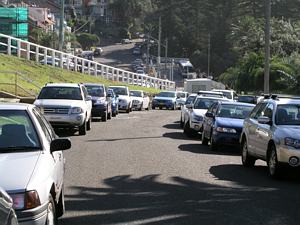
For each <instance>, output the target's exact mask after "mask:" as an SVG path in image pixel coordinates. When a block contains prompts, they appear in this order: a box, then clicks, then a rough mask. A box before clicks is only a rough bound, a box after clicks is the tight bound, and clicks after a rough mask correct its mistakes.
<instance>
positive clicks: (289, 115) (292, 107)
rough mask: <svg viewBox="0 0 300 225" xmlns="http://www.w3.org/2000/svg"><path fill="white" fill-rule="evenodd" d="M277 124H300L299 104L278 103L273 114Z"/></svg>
mask: <svg viewBox="0 0 300 225" xmlns="http://www.w3.org/2000/svg"><path fill="white" fill-rule="evenodd" d="M275 123H276V124H277V125H293V126H295V125H296V126H299V125H300V104H287V105H278V107H277V110H276V115H275Z"/></svg>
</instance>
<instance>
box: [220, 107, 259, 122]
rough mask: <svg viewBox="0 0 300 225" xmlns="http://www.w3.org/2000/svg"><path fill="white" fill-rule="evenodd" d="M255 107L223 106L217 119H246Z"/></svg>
mask: <svg viewBox="0 0 300 225" xmlns="http://www.w3.org/2000/svg"><path fill="white" fill-rule="evenodd" d="M253 107H254V106H245V105H235V104H232V105H231V104H228V105H227V104H226V105H221V107H220V108H219V110H218V112H217V117H224V118H233V119H245V118H246V117H247V116H248V115H249V114H250V112H251V111H252V109H253Z"/></svg>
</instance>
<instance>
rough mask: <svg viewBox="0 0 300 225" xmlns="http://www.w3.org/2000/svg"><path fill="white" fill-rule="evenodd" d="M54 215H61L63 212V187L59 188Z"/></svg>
mask: <svg viewBox="0 0 300 225" xmlns="http://www.w3.org/2000/svg"><path fill="white" fill-rule="evenodd" d="M56 212H57V213H56V215H57V218H59V217H62V215H63V214H64V212H65V194H64V188H62V189H61V193H60V196H59V200H58V203H57V207H56Z"/></svg>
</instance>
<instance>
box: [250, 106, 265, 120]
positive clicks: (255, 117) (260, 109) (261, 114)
mask: <svg viewBox="0 0 300 225" xmlns="http://www.w3.org/2000/svg"><path fill="white" fill-rule="evenodd" d="M266 106H267V103H262V104H261V107H260V108H259V109H258V110H257V112H256V114H255V115H254V117H253V118H254V119H256V120H257V119H258V117H260V116H263V115H264V114H263V112H264V110H265V108H266Z"/></svg>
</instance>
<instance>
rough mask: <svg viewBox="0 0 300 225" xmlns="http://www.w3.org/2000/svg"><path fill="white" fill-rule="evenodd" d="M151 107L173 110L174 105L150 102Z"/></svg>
mask: <svg viewBox="0 0 300 225" xmlns="http://www.w3.org/2000/svg"><path fill="white" fill-rule="evenodd" d="M152 106H153V107H166V108H173V107H174V103H173V102H159V103H158V102H152Z"/></svg>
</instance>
